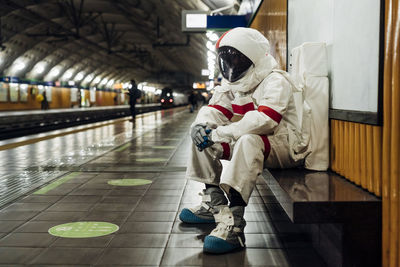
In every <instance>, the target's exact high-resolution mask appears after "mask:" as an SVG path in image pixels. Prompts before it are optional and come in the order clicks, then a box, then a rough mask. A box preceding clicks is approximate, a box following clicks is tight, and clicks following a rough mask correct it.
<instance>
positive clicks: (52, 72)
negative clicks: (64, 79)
mask: <svg viewBox="0 0 400 267" xmlns="http://www.w3.org/2000/svg"><path fill="white" fill-rule="evenodd" d="M49 74H50V76H52V77H55V76H57V75H58V74H60V69H59V68H57V67H54V68H53V69H52V70H51V71H50V73H49Z"/></svg>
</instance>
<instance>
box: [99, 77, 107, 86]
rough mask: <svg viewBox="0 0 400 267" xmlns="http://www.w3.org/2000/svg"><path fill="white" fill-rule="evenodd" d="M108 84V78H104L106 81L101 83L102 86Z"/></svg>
mask: <svg viewBox="0 0 400 267" xmlns="http://www.w3.org/2000/svg"><path fill="white" fill-rule="evenodd" d="M107 82H108V79H107V78H104V79H103V80H102V81H101V83H100V85H105V84H106V83H107Z"/></svg>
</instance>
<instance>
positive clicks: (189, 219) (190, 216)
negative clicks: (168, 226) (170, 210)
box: [179, 208, 215, 223]
mask: <svg viewBox="0 0 400 267" xmlns="http://www.w3.org/2000/svg"><path fill="white" fill-rule="evenodd" d="M179 219H180V220H181V221H182V222H185V223H215V220H214V219H213V220H207V219H203V218H200V217H198V216H196V215H195V214H194V213H193V212H191V211H190V210H189V209H186V208H185V209H183V210H182V211H181V213H180V214H179Z"/></svg>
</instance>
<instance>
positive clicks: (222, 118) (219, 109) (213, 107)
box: [192, 86, 233, 129]
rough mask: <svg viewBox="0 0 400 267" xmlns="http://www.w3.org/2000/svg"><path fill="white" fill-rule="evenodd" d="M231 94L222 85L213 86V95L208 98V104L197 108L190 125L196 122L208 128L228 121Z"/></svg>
mask: <svg viewBox="0 0 400 267" xmlns="http://www.w3.org/2000/svg"><path fill="white" fill-rule="evenodd" d="M232 100H233V94H232V93H231V91H230V90H228V89H225V88H224V87H221V86H217V87H215V91H214V95H213V97H212V98H211V99H210V102H209V105H208V106H204V107H202V108H201V109H200V110H199V113H198V114H197V117H196V119H195V121H194V122H193V124H192V127H193V126H194V125H196V124H200V123H203V124H207V125H208V126H209V127H210V128H213V129H215V128H217V127H218V126H221V125H227V124H229V123H230V119H231V118H232V116H233V112H232V104H231V102H232Z"/></svg>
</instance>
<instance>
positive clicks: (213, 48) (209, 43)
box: [206, 41, 215, 51]
mask: <svg viewBox="0 0 400 267" xmlns="http://www.w3.org/2000/svg"><path fill="white" fill-rule="evenodd" d="M206 47H207V48H208V50H210V51H215V46H214V45H213V43H211V42H210V41H207V43H206Z"/></svg>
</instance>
